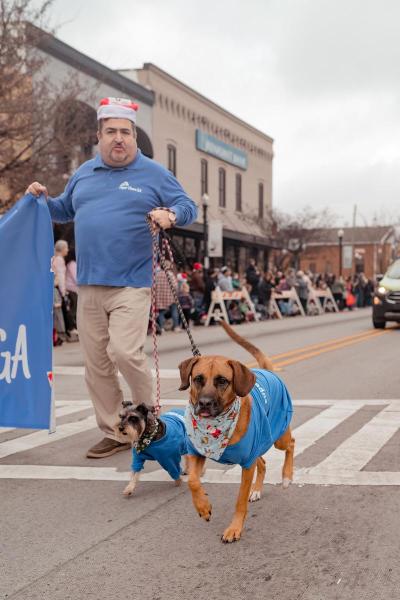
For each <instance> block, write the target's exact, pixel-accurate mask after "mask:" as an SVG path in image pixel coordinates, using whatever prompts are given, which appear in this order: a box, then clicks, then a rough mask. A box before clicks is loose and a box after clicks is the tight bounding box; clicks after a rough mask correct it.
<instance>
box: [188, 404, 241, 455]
mask: <svg viewBox="0 0 400 600" xmlns="http://www.w3.org/2000/svg"><path fill="white" fill-rule="evenodd" d="M239 412H240V398H237V397H236V398H235V401H234V402H233V403H232V404H231V406H230V407H229V408H228V409H227V410H226V411H225V412H223V413H221V414H220V415H217V416H216V417H210V418H207V417H198V416H197V415H195V414H194V413H193V405H192V404H191V403H189V405H188V406H187V408H186V412H185V423H186V431H187V434H188V436H189V439H190V441H191V442H192V444H193V446H194V447H195V448H196V450H197V452H199V454H201V455H202V456H205V457H206V458H212V459H213V460H219V458H220V457H221V455H222V454H223V452H224V450H225V448H226V447H227V445H228V444H229V440H230V439H231V437H232V435H233V432H234V431H235V427H236V423H237V420H238V418H239Z"/></svg>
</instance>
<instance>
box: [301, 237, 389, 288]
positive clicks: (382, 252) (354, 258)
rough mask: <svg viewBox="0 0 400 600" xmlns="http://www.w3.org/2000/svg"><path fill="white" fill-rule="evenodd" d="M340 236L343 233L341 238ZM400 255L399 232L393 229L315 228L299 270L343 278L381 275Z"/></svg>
mask: <svg viewBox="0 0 400 600" xmlns="http://www.w3.org/2000/svg"><path fill="white" fill-rule="evenodd" d="M340 234H342V236H341V239H340ZM399 253H400V230H399V228H396V227H393V226H379V227H344V228H343V229H338V228H335V229H317V230H315V232H314V233H313V237H312V239H311V240H308V241H307V244H306V245H305V248H304V250H303V251H302V253H301V255H300V268H301V269H302V270H306V271H308V270H310V271H312V272H313V273H335V274H339V273H340V255H341V256H342V261H341V262H342V269H341V272H342V274H343V276H344V277H347V276H349V275H352V274H354V273H361V272H363V273H365V275H366V276H367V277H368V278H374V277H376V275H378V274H380V273H384V272H385V271H386V269H387V267H388V266H389V264H390V263H391V262H392V261H393V260H394V259H395V258H396V257H397V256H398V255H399Z"/></svg>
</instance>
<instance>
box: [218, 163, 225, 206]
mask: <svg viewBox="0 0 400 600" xmlns="http://www.w3.org/2000/svg"><path fill="white" fill-rule="evenodd" d="M218 198H219V206H221V207H222V208H225V206H226V171H225V169H223V168H222V167H221V168H220V169H219V170H218Z"/></svg>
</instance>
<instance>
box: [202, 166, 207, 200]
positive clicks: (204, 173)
mask: <svg viewBox="0 0 400 600" xmlns="http://www.w3.org/2000/svg"><path fill="white" fill-rule="evenodd" d="M203 194H208V162H207V161H206V159H205V158H202V159H201V195H203Z"/></svg>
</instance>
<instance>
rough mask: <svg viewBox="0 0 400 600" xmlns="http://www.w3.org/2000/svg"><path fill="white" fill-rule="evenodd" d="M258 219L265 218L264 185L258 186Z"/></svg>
mask: <svg viewBox="0 0 400 600" xmlns="http://www.w3.org/2000/svg"><path fill="white" fill-rule="evenodd" d="M258 217H259V218H260V219H263V218H264V184H263V183H259V184H258Z"/></svg>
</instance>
